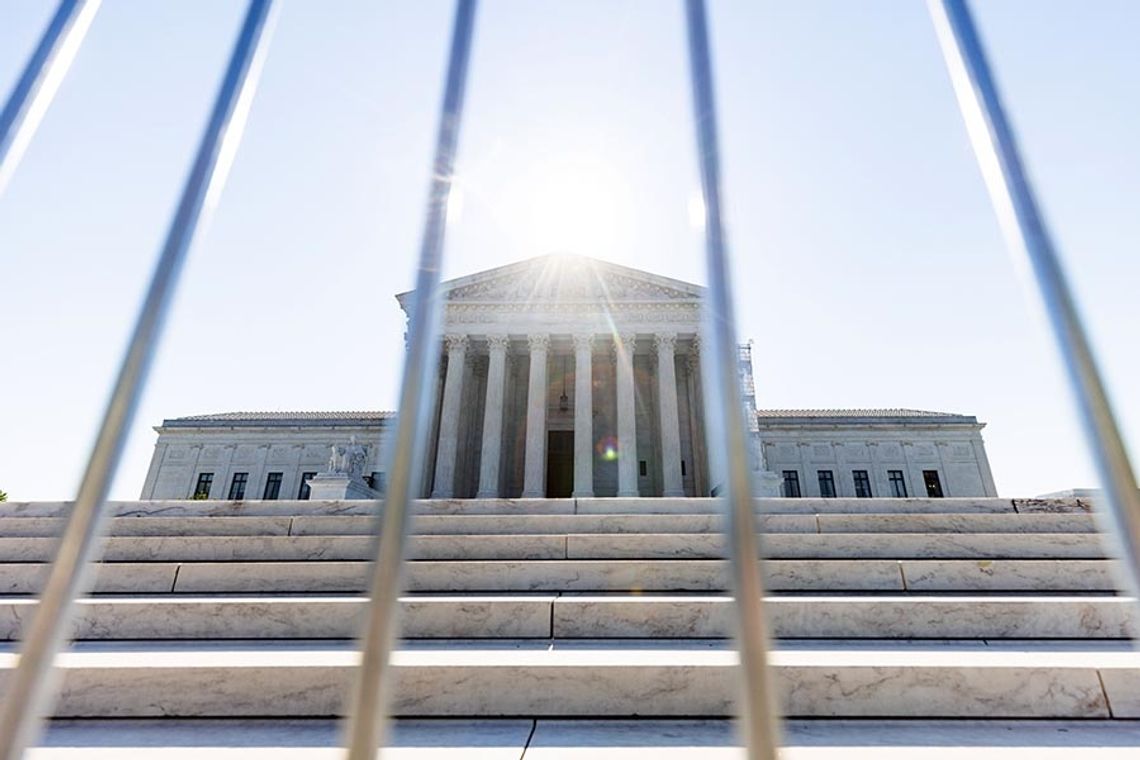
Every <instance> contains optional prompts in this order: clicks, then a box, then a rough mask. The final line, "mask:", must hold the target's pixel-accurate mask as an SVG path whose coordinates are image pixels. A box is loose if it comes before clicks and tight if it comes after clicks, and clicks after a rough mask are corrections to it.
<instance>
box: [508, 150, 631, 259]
mask: <svg viewBox="0 0 1140 760" xmlns="http://www.w3.org/2000/svg"><path fill="white" fill-rule="evenodd" d="M507 204H508V206H509V207H510V208H512V209H514V212H513V214H512V215H515V214H517V216H516V217H515V220H514V221H515V223H517V225H518V228H517V229H518V233H519V234H520V236H521V238H522V239H521V240H520V241H519V242H520V244H521V247H522V248H524V249H525V250H529V251H534V252H553V251H559V252H568V253H577V254H583V255H587V256H597V257H603V258H605V257H613V256H614V253H615V251H617V250H618V249H619V248H620V247H621V246H622V245H624V244H625V243H626V242H628V224H629V219H630V216H631V211H632V209H631V203H630V195H629V192H628V185H627V183H626V181H625V179H624V178H623V177H622V175H621V173H620V172H618V171H617V170H616V169H615V168H614V167H613V165H611V164H610V163H608V162H606V161H605V160H603V159H601V158H599V157H598V156H595V155H591V154H581V153H578V154H573V153H571V154H564V155H558V156H551V157H548V158H544V159H542V160H540V161H537V162H535V163H534V164H532V165H531V166H529V167H528V168H527V169H526V170H525V171H524V172H523V176H521V177H520V180H519V182H518V183H517V184H515V185H514V186H513V187H512V188H511V191H510V198H509V200H508V202H507Z"/></svg>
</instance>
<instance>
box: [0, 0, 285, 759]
mask: <svg viewBox="0 0 1140 760" xmlns="http://www.w3.org/2000/svg"><path fill="white" fill-rule="evenodd" d="M272 7H273V0H250V4H249V10H248V12H247V13H246V16H245V20H244V21H243V23H242V26H241V31H240V32H239V34H238V38H237V43H236V44H235V46H234V51H233V55H232V57H231V58H230V63H229V66H228V68H227V69H226V72H225V76H224V78H223V79H222V84H221V88H220V89H219V91H218V97H217V100H216V101H215V103H214V109H213V112H212V113H211V115H210V119H209V121H208V122H207V124H206V130H205V132H204V133H203V135H202V142H201V144H200V145H199V147H198V153H197V155H196V157H195V159H194V164H193V167H192V169H191V171H190V176H189V177H188V178H187V180H186V186H185V188H184V189H183V191H182V197H181V200H180V201H179V203H178V208H177V210H176V211H175V214H174V219H173V220H172V221H171V224H170V230H169V232H168V233H167V237H166V241H165V242H164V244H163V246H162V250H161V253H160V254H159V257H158V263H157V265H156V267H155V270H154V274H153V276H152V277H151V281H150V286H149V288H148V290H147V294H146V298H145V299H144V300H143V303H142V308H141V309H140V311H139V315H138V318H137V321H136V322H135V326H134V330H133V332H132V334H131V340H130V343H129V344H128V345H127V350H126V352H125V353H124V355H123V360H122V364H121V366H120V368H119V374H118V377H117V379H116V380H115V385H114V387H113V389H112V391H111V396H110V399H109V400H108V402H107V409H106V412H105V413H104V416H103V421H102V425H101V426H100V428H99V433H98V435H97V436H96V439H95V446H94V448H93V449H92V451H91V458H90V459H89V460H88V463H87V469H86V471H85V472H84V475H83V481H82V483H81V484H80V486H79V493H78V495H77V496H76V499H75V504H74V506H73V507H72V510H71V515H70V516H69V517H68V520H67V527H66V528H65V529H64V533H63V538H62V540H61V542H60V545H59V549H58V550H57V552H56V557H55V561H54V562H53V563H52V566H51V574H50V575H49V576H48V580H47V584H46V586H45V587H44V591H43V594H42V596H41V597H40V600H39V604H38V605H37V607H36V613H35V616H34V617H33V618H32V622H31V625H30V626H29V627H28V629H27V632H26V634H25V636H24V642H23V650H22V652H21V654H20V660H19V664H18V665H17V667H16V671H15V673H13V674H12V677H11V680H10V681H9V686H8V689H7V693H6V696H5V700H4V704H3V707H2V708H0V760H17V758H19V757H21V756H22V755H23V752H24V750H25V749H26V748H27V747H28V746H30V745H31V743H32V742H33V741H35V739H36V734H37V731H38V728H39V722H40V718H41V716H42V715H44V714H45V713H47V712H48V711H49V709H50V705H51V704H52V702H53V700H54V698H55V691H56V690H55V688H54V686H55V684H56V678H55V673H54V671H53V669H52V665H53V663H54V661H55V656H56V654H57V653H58V652H59V650H60V648H61V647H62V646H63V644H64V642H65V641H66V639H67V637H68V635H69V633H70V630H71V622H72V614H73V612H74V609H75V598H76V597H77V596H78V595H79V594H82V593H84V592H85V591H86V590H87V589H88V588H89V584H90V579H91V569H92V567H91V564H92V560H93V559H94V557H95V555H96V550H97V549H98V548H99V546H100V539H101V538H102V535H103V526H104V524H105V522H106V517H107V515H106V509H105V503H106V500H107V490H108V489H109V488H110V484H111V479H112V478H113V477H114V474H115V470H116V469H117V467H118V464H119V459H120V458H121V456H122V452H123V445H124V444H125V442H126V437H127V432H128V431H129V430H130V426H131V423H132V421H133V420H134V416H135V412H136V410H137V409H138V403H139V398H140V396H141V395H142V390H143V388H144V386H145V385H146V380H147V375H148V374H149V370H150V365H151V363H152V360H153V358H154V354H155V351H156V350H157V349H158V345H159V342H160V339H161V336H162V327H163V323H164V321H165V316H166V312H167V311H168V308H169V306H170V302H171V300H172V298H173V296H174V291H175V289H176V287H177V285H178V279H179V275H180V274H181V271H182V264H183V262H184V261H185V260H186V254H187V251H188V250H189V248H190V244H191V243H192V242H193V240H194V234H195V232H196V231H197V229H198V227H199V226H200V224H201V221H202V217H203V216H205V215H207V214H208V213H209V212H210V210H211V209H212V207H213V205H214V203H215V202H216V200H217V197H218V193H219V192H220V191H221V187H222V185H223V184H225V176H226V173H227V171H228V169H229V164H230V162H231V161H232V159H233V155H234V153H235V152H236V150H237V146H238V143H239V142H240V141H241V133H242V128H243V126H244V124H245V117H246V114H247V113H248V110H249V105H250V102H251V100H252V99H253V93H254V90H255V89H256V83H257V79H258V74H259V73H260V70H261V64H262V62H263V61H264V58H265V52H266V47H267V43H266V40H267V38H268V35H266V34H264V32H265V30H266V28H267V27H268V26H269V17H270V10H271V9H272Z"/></svg>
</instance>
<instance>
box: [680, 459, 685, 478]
mask: <svg viewBox="0 0 1140 760" xmlns="http://www.w3.org/2000/svg"><path fill="white" fill-rule="evenodd" d="M685 475H686V473H685V460H684V459H682V460H681V477H682V478H683V477H685Z"/></svg>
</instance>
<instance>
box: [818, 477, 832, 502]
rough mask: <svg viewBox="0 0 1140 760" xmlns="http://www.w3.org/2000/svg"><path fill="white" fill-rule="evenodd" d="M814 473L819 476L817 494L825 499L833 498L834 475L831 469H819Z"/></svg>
mask: <svg viewBox="0 0 1140 760" xmlns="http://www.w3.org/2000/svg"><path fill="white" fill-rule="evenodd" d="M816 474H817V475H818V476H819V495H820V496H822V497H824V498H825V499H834V498H835V475H834V474H832V472H831V470H819V471H817V472H816Z"/></svg>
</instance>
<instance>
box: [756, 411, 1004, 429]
mask: <svg viewBox="0 0 1140 760" xmlns="http://www.w3.org/2000/svg"><path fill="white" fill-rule="evenodd" d="M756 421H757V423H758V424H759V425H760V426H761V427H765V426H768V427H772V426H776V425H797V426H812V425H815V426H821V427H822V426H827V427H836V426H843V425H880V426H889V427H895V426H898V425H906V426H908V427H929V426H932V425H934V426H937V425H973V426H976V427H978V428H979V429H981V428H984V427H985V426H986V423H984V422H978V418H977V417H974V416H973V415H966V414H947V415H939V416H927V417H903V416H898V417H839V416H836V417H797V416H794V415H789V416H785V417H760V416H758V417H757V419H756Z"/></svg>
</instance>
